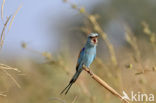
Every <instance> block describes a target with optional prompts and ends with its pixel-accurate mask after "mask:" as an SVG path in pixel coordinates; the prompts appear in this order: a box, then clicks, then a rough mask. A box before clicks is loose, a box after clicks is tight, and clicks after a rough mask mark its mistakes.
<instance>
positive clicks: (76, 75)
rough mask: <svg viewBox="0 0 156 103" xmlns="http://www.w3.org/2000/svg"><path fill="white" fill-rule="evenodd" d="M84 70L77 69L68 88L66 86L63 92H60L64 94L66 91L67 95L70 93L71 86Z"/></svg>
mask: <svg viewBox="0 0 156 103" xmlns="http://www.w3.org/2000/svg"><path fill="white" fill-rule="evenodd" d="M81 71H82V70H79V71H77V72H76V73H75V74H74V76H73V77H72V79H71V80H70V82H69V84H68V85H67V86H66V88H64V89H63V90H62V92H61V93H60V94H63V93H64V92H65V91H66V92H65V95H66V94H67V93H68V91H69V89H70V88H71V86H72V85H73V83H74V82H75V81H76V80H77V78H78V77H79V75H80V73H81Z"/></svg>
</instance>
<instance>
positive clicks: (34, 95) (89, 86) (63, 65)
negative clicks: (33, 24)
mask: <svg viewBox="0 0 156 103" xmlns="http://www.w3.org/2000/svg"><path fill="white" fill-rule="evenodd" d="M64 2H67V3H69V4H70V6H71V7H72V8H73V9H74V10H77V11H78V12H79V13H80V14H82V15H84V16H85V17H86V18H87V20H86V21H84V26H82V27H80V30H82V32H84V33H85V34H86V35H87V34H88V33H90V32H97V33H99V34H100V35H101V38H102V40H103V41H104V42H105V44H106V46H107V49H108V51H109V54H110V56H109V57H110V60H111V62H110V61H109V60H108V61H106V60H105V61H104V60H103V58H101V57H97V58H96V59H95V61H94V63H93V64H92V66H91V68H92V67H93V68H96V69H93V70H94V73H95V74H96V75H95V74H94V73H92V72H90V71H89V70H88V69H87V68H86V69H85V70H86V71H87V72H88V73H89V74H90V75H91V77H92V78H93V79H94V80H96V82H94V81H92V80H91V79H90V78H88V77H87V76H86V74H84V72H82V75H81V76H80V77H79V80H78V81H77V82H76V83H75V85H73V87H72V89H71V91H70V92H69V94H68V95H66V96H65V97H63V96H60V95H59V93H60V91H61V90H62V88H63V87H64V86H65V84H66V83H68V82H69V81H68V79H70V78H71V76H72V75H73V72H74V70H73V67H74V65H75V64H76V63H74V61H73V57H70V56H71V55H70V53H69V52H68V53H66V51H62V52H57V54H51V53H50V52H48V51H43V52H41V51H38V50H34V49H32V48H30V47H28V45H27V44H26V43H22V47H23V48H24V49H25V50H28V51H29V52H32V53H34V55H36V54H37V55H38V56H39V57H41V58H44V60H43V63H39V62H38V61H37V60H32V59H28V61H27V60H20V61H19V63H15V65H17V67H20V69H18V68H14V67H11V66H8V65H6V64H2V63H0V73H1V76H0V83H1V85H0V91H6V92H0V101H1V102H2V103H21V102H22V103H50V102H52V103H53V102H54V103H55V102H60V103H66V102H68V103H121V101H120V100H119V99H121V100H122V96H121V94H120V93H121V92H122V91H123V90H124V91H126V92H127V93H128V94H129V93H130V92H131V91H140V92H142V93H153V94H156V92H155V91H156V88H155V85H156V83H154V82H153V81H155V80H156V79H155V73H156V72H155V71H156V64H155V61H156V59H155V57H156V56H155V55H152V56H151V54H152V53H154V52H155V50H156V49H155V48H154V46H153V45H155V36H154V35H155V33H154V32H152V30H150V27H149V25H148V23H146V22H143V23H142V25H143V28H142V29H143V33H144V34H146V36H148V38H149V41H150V44H148V43H147V42H146V41H145V40H142V39H139V38H138V37H137V36H136V34H135V32H133V31H132V30H131V28H130V27H129V26H128V25H125V26H124V27H125V35H126V37H125V41H126V42H127V44H128V45H129V48H127V47H123V48H120V49H119V50H115V49H114V46H113V45H112V43H111V41H110V40H109V38H108V36H107V34H106V33H105V32H104V31H103V29H102V27H101V26H100V25H99V23H98V22H97V19H98V17H99V16H98V15H92V14H89V13H88V12H87V10H86V9H85V8H84V7H78V6H77V5H76V4H74V3H71V2H70V1H68V0H64ZM4 4H5V0H3V4H2V6H1V18H2V20H3V21H4V20H5V18H4V17H3V8H4ZM20 8H21V5H20V6H19V7H18V9H17V10H16V12H15V13H14V14H13V16H9V17H8V18H7V19H6V21H5V23H4V26H3V30H2V32H1V43H0V45H1V47H2V46H3V44H4V37H5V32H6V30H7V31H8V32H9V30H10V28H11V25H12V23H13V21H14V18H15V16H16V15H17V13H18V11H19V10H20ZM9 23H10V24H9ZM8 24H9V25H8ZM7 27H8V28H7ZM78 28H79V27H78ZM150 46H151V47H153V51H151V49H149V48H145V47H150ZM115 51H119V52H115ZM145 51H146V52H145ZM121 54H122V56H121ZM117 58H118V59H117ZM12 64H14V63H12ZM21 71H22V73H24V74H25V75H24V76H21V75H18V74H19V73H21ZM99 77H100V78H99ZM9 81H11V82H9ZM97 82H98V83H99V84H100V85H97ZM12 83H13V85H12ZM108 84H109V85H108ZM149 84H150V85H149ZM14 85H16V86H15V87H14ZM17 87H18V88H22V89H17ZM101 87H104V88H106V89H107V90H105V89H104V90H103V88H101ZM111 93H112V94H113V95H112V94H111ZM129 95H130V94H129ZM116 97H118V98H119V99H118V98H116ZM49 99H50V100H49ZM125 102H127V103H128V101H127V100H125Z"/></svg>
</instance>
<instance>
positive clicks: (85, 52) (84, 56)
mask: <svg viewBox="0 0 156 103" xmlns="http://www.w3.org/2000/svg"><path fill="white" fill-rule="evenodd" d="M97 37H98V34H96V33H91V34H90V35H89V36H88V39H87V42H86V44H85V46H84V48H83V49H82V50H81V51H80V54H79V57H78V61H77V66H76V73H75V74H74V76H73V77H72V79H71V80H70V82H69V84H68V86H67V87H66V88H65V89H64V90H63V91H62V92H61V94H62V93H63V92H64V91H65V90H66V92H65V94H67V93H68V91H69V89H70V87H71V86H72V84H73V83H74V82H75V81H76V80H77V78H78V77H79V75H80V73H81V71H82V70H83V68H82V66H83V65H85V66H86V67H89V66H90V65H91V63H92V62H93V60H94V59H95V56H96V46H97V42H98V40H97Z"/></svg>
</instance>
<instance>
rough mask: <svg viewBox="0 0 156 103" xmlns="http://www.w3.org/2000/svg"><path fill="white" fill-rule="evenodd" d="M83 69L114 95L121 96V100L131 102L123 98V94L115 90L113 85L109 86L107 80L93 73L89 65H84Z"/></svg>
mask: <svg viewBox="0 0 156 103" xmlns="http://www.w3.org/2000/svg"><path fill="white" fill-rule="evenodd" d="M83 69H84V70H85V71H86V72H87V73H88V74H90V76H91V77H92V78H93V79H94V80H95V81H96V82H98V83H99V84H100V85H101V86H103V87H104V88H105V89H107V90H108V91H109V92H111V93H112V94H113V95H115V96H117V97H118V98H120V99H121V100H123V101H124V102H125V103H129V102H128V101H127V100H126V99H123V98H122V96H121V95H120V94H119V93H118V92H117V91H116V90H114V89H113V88H112V87H111V86H109V85H108V84H107V83H106V82H105V81H103V80H102V79H101V78H100V77H98V76H97V75H95V74H94V73H92V72H91V71H90V70H89V69H88V68H87V67H85V66H83Z"/></svg>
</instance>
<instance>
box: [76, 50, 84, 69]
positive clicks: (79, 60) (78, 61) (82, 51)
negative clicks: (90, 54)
mask: <svg viewBox="0 0 156 103" xmlns="http://www.w3.org/2000/svg"><path fill="white" fill-rule="evenodd" d="M84 51H85V48H82V49H81V51H80V53H79V56H78V60H77V65H76V70H77V69H78V67H79V65H80V63H81V61H82V58H83V56H84Z"/></svg>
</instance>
